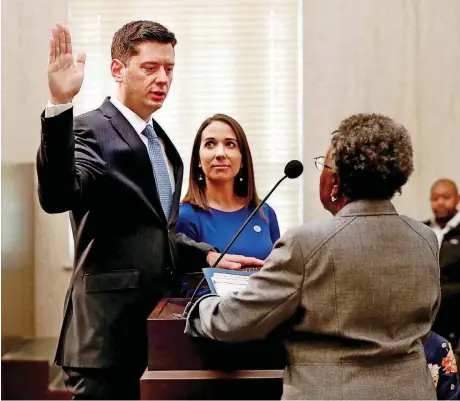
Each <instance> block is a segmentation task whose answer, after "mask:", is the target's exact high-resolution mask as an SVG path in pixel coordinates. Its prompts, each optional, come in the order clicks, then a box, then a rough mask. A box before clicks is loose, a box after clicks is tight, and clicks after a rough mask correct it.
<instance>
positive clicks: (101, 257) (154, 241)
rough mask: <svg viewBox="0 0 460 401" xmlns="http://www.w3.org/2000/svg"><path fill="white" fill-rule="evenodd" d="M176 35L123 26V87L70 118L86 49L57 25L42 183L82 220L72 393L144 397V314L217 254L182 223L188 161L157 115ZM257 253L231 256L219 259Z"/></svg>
mask: <svg viewBox="0 0 460 401" xmlns="http://www.w3.org/2000/svg"><path fill="white" fill-rule="evenodd" d="M175 44H176V38H175V36H174V34H173V33H172V32H170V31H168V30H167V29H166V28H165V27H164V26H162V25H160V24H158V23H155V22H150V21H135V22H131V23H128V24H126V25H125V26H123V27H122V28H121V29H120V30H119V31H118V32H116V33H115V35H114V37H113V42H112V63H111V73H112V76H113V78H114V79H115V81H116V82H117V89H116V95H115V96H114V97H111V98H107V99H106V100H105V101H104V102H103V104H102V105H101V106H100V107H99V108H98V109H96V110H93V111H90V112H89V113H86V114H83V115H81V116H78V117H76V118H73V109H72V99H73V97H74V96H75V95H76V94H77V93H78V92H79V90H80V88H81V85H82V82H83V72H84V63H85V55H84V54H79V55H78V56H77V58H76V59H75V60H74V59H73V57H72V45H71V40H70V33H69V31H68V29H67V28H66V27H64V26H62V25H59V24H58V25H56V26H55V27H54V28H53V29H52V37H51V38H50V56H49V65H48V84H49V89H50V102H49V104H48V106H47V107H46V109H45V111H44V113H43V114H42V136H41V144H40V148H39V150H38V155H37V174H38V183H39V187H38V194H39V199H40V204H41V206H42V208H43V209H44V210H45V211H46V212H48V213H62V212H66V211H70V216H71V221H72V226H73V231H74V237H75V262H74V272H73V275H72V279H71V282H70V286H69V289H68V291H67V295H66V299H65V308H64V320H63V325H62V330H61V334H60V338H59V344H58V349H57V353H56V363H57V364H58V365H60V366H62V367H63V369H64V371H65V372H66V373H67V376H68V379H67V381H66V384H67V388H68V389H69V390H70V391H71V392H72V393H73V394H74V396H75V398H82V399H94V398H95V399H108V398H112V399H115V398H118V399H135V398H139V378H140V376H141V375H142V372H143V370H144V369H145V367H146V358H147V350H146V348H147V341H146V340H147V338H146V319H147V317H148V314H149V313H150V312H151V311H152V309H153V308H154V307H155V305H156V303H157V302H158V300H159V299H160V298H162V297H164V296H168V295H172V294H174V292H175V290H176V289H177V288H178V285H179V284H180V280H179V279H178V278H179V270H180V266H183V267H184V266H185V268H186V269H190V270H193V271H197V270H199V269H200V268H201V267H203V266H205V265H210V264H212V263H214V262H215V261H216V259H217V258H218V257H219V254H218V253H217V252H215V251H214V250H212V247H211V246H209V245H207V244H197V243H196V242H194V241H192V240H190V239H189V238H187V237H186V236H184V235H182V234H181V235H177V234H176V233H175V224H176V220H177V212H178V203H179V198H180V189H181V185H182V172H183V164H182V161H181V158H180V156H179V154H178V152H177V150H176V149H175V147H174V146H173V144H172V143H171V141H170V140H169V138H168V137H167V135H166V134H165V132H164V131H163V130H162V129H161V127H160V126H159V125H158V124H157V123H156V122H155V120H153V119H152V118H151V115H152V113H153V112H155V111H156V110H158V109H159V108H160V107H161V106H162V104H163V101H164V100H165V98H166V96H167V94H168V91H169V87H170V84H171V81H172V76H173V69H174V46H175ZM261 264H262V262H261V261H260V260H257V259H254V258H244V257H241V256H237V255H227V256H226V258H225V259H223V260H222V262H221V265H220V266H221V267H226V268H238V267H240V266H241V265H261Z"/></svg>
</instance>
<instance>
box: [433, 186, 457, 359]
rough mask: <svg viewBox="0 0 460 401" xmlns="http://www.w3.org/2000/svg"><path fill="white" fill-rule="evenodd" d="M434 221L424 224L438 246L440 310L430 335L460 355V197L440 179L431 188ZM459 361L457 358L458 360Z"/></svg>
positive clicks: (455, 188) (453, 188)
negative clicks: (442, 341)
mask: <svg viewBox="0 0 460 401" xmlns="http://www.w3.org/2000/svg"><path fill="white" fill-rule="evenodd" d="M430 201H431V209H432V211H433V218H432V219H431V220H429V221H426V222H425V224H427V225H429V226H430V227H431V228H432V229H433V230H434V232H435V233H436V236H437V237H438V242H439V246H440V248H441V249H440V254H439V264H440V268H441V306H440V309H439V311H438V314H437V316H436V320H435V322H434V325H433V331H434V332H436V333H437V334H439V335H441V336H442V337H445V338H446V339H447V340H448V341H450V343H451V344H452V347H453V348H454V351H455V352H456V353H457V355H458V353H459V352H460V212H459V210H458V204H459V201H460V195H459V193H458V189H457V186H456V185H455V182H454V181H452V180H449V179H439V180H437V181H436V182H435V183H434V184H433V185H432V187H431V195H430ZM457 359H458V358H457Z"/></svg>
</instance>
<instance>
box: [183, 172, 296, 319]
mask: <svg viewBox="0 0 460 401" xmlns="http://www.w3.org/2000/svg"><path fill="white" fill-rule="evenodd" d="M286 178H287V175H285V176H284V177H283V178H281V179H280V180H279V181H278V182H277V183H276V185H275V186H274V187H273V188H272V189H271V191H270V192H269V193H268V194H267V196H265V198H263V199H262V202H260V204H259V206H257V207H256V208H255V209H254V211H253V212H252V213H251V214H250V215H249V217H248V218H247V219H246V221H245V222H244V224H243V225H242V226H241V228H240V229H239V230H238V232H237V233H236V234H235V236H234V237H233V238H232V240H231V241H230V243H229V244H228V245H227V247H226V248H225V249H224V251H223V252H222V253H221V254H220V256H219V257H218V258H217V260H216V261H215V262H214V263H213V265H212V266H211V267H212V268H214V267H216V266H217V265H218V264H219V262H220V261H221V260H222V258H223V257H224V256H225V254H226V253H227V252H228V250H229V249H230V247H231V246H232V245H233V243H234V242H235V241H236V240H237V238H238V237H239V236H240V234H241V232H242V231H243V230H244V229H245V227H246V226H247V225H248V224H249V222H250V221H251V219H252V217H253V216H254V215H255V214H256V213H257V212H258V211H259V209H260V208H261V207H262V205H263V204H264V203H265V201H266V200H267V199H268V197H269V196H270V195H271V194H272V193H273V191H274V190H275V189H276V188H277V187H278V185H280V184H281V183H282V182H283V181H284V180H285V179H286ZM205 279H206V277H203V278H202V279H201V281H200V282H199V283H198V285H197V286H196V288H195V291H193V294H192V297H191V298H190V301H189V302H188V304H187V306H186V307H185V309H184V313H183V314H182V318H184V319H186V318H187V316H188V314H189V313H190V309H192V306H193V301H194V300H195V297H196V294H197V292H198V290H199V289H200V287H201V285H202V284H203V282H204V280H205Z"/></svg>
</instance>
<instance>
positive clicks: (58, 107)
mask: <svg viewBox="0 0 460 401" xmlns="http://www.w3.org/2000/svg"><path fill="white" fill-rule="evenodd" d="M110 102H111V103H112V104H113V105H114V106H115V107H116V108H117V109H118V111H119V112H120V113H121V114H123V116H124V117H125V118H126V119H127V120H128V122H129V123H130V124H131V126H132V127H133V128H134V130H135V131H136V133H137V135H139V138H140V139H141V141H142V143H143V144H144V145H145V147H146V148H148V139H147V137H146V136H145V135H143V134H142V131H144V129H145V127H146V126H147V124H150V125H151V126H152V127H153V125H152V117H150V118H149V122H148V123H147V122H145V121H144V120H143V119H142V118H140V117H139V116H138V115H137V114H136V113H134V111H132V110H131V109H129V108H128V107H126V106H125V105H124V104H123V103H122V102H121V101H120V100H119V99H117V98H116V97H115V96H112V97H111V98H110ZM72 107H73V103H66V104H53V103H51V102H50V101H48V104H47V105H46V108H45V118H50V117H56V116H57V115H59V114H61V113H63V112H64V111H66V110H69V109H70V108H72ZM158 139H159V140H160V144H161V149H162V151H163V157H164V158H165V161H166V166H167V167H168V172H169V180H170V181H171V189H172V193H173V194H174V189H175V180H174V169H173V166H172V164H171V162H170V161H169V159H168V158H167V156H166V151H165V146H164V143H163V140H162V139H161V138H158Z"/></svg>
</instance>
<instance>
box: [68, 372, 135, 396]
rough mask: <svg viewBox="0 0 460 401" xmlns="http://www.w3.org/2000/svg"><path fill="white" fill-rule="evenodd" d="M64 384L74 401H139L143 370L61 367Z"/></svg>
mask: <svg viewBox="0 0 460 401" xmlns="http://www.w3.org/2000/svg"><path fill="white" fill-rule="evenodd" d="M62 369H63V370H64V372H65V373H66V375H67V378H66V380H65V384H66V387H67V390H68V391H69V392H71V393H72V394H73V399H74V400H109V399H111V400H139V399H140V387H139V381H140V378H141V376H142V373H143V370H141V369H135V368H133V369H126V368H123V369H122V368H107V369H96V368H71V367H66V366H63V367H62Z"/></svg>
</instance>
